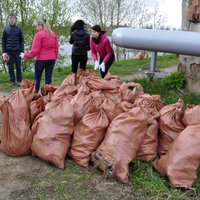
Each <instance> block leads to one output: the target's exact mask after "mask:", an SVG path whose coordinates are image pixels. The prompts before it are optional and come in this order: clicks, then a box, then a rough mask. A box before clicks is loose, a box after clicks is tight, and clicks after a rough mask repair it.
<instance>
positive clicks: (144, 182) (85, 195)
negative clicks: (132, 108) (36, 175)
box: [0, 54, 200, 200]
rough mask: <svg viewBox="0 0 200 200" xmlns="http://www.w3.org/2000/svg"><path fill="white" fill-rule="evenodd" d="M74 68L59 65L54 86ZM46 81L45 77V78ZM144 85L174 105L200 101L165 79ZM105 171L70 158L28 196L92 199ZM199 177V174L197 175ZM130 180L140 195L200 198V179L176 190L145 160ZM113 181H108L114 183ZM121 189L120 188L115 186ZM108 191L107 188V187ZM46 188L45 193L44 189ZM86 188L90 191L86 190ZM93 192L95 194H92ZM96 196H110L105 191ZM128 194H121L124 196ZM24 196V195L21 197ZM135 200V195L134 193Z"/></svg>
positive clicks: (167, 60) (117, 70)
mask: <svg viewBox="0 0 200 200" xmlns="http://www.w3.org/2000/svg"><path fill="white" fill-rule="evenodd" d="M177 62H178V61H177V57H176V55H174V54H167V55H164V56H158V59H157V66H158V69H160V68H165V67H169V66H172V65H176V64H177ZM149 63H150V58H147V59H144V60H133V59H132V60H125V61H119V62H115V63H114V64H113V66H112V67H111V69H110V72H111V74H113V75H119V76H120V77H123V76H126V75H130V74H131V73H134V72H137V71H138V69H141V68H142V69H144V68H148V66H149ZM88 68H93V66H92V65H88ZM70 70H71V68H70V67H65V68H56V69H55V70H54V72H53V81H54V84H55V85H59V84H60V83H61V82H62V81H63V79H64V78H65V77H66V76H67V75H68V74H69V73H70ZM23 75H24V78H26V79H29V80H33V79H34V75H33V73H32V72H25V73H24V74H23ZM7 80H8V75H7V74H6V73H0V83H1V89H3V90H7V89H8V86H7ZM43 80H44V78H43ZM136 81H137V82H138V83H140V84H141V85H142V86H143V87H144V91H145V93H149V94H160V95H161V99H162V100H163V102H164V104H172V103H175V102H177V100H178V98H182V99H183V100H184V102H185V104H186V105H187V104H195V105H199V104H200V96H199V95H196V94H190V93H186V95H180V94H178V93H177V92H176V90H174V89H169V90H166V88H165V87H164V86H163V84H162V79H159V78H153V79H152V80H150V79H148V78H145V79H140V80H136ZM100 174H102V173H101V172H100V171H99V170H93V169H92V170H88V169H85V168H82V167H80V166H78V165H77V164H76V163H75V162H74V161H73V160H68V161H67V165H66V168H65V169H64V170H63V171H61V170H57V168H53V167H52V171H51V172H50V173H49V176H48V177H46V179H44V180H42V182H38V181H37V182H35V183H33V185H32V187H31V188H29V191H28V192H29V199H40V200H46V199H49V198H51V195H52V194H53V196H54V198H55V199H80V200H85V199H93V198H92V197H93V196H92V195H94V194H95V192H97V189H96V188H95V184H97V182H98V183H100V182H101V181H102V179H101V178H100ZM198 177H199V176H198ZM130 181H131V184H132V186H131V187H132V190H133V191H134V192H138V193H139V194H141V196H144V199H145V197H146V198H147V199H176V200H185V199H188V200H189V199H198V197H199V196H198V195H199V193H200V179H199V178H197V180H196V182H195V184H194V190H187V191H182V190H179V189H175V188H174V187H173V186H171V185H170V183H169V181H168V180H166V179H165V178H163V177H161V176H160V175H159V174H158V173H157V172H155V171H154V170H153V167H152V165H151V163H148V162H142V161H133V162H132V164H131V165H130ZM111 183H112V182H108V186H109V184H110V185H111ZM112 184H113V185H112V187H111V188H108V189H109V190H113V195H115V193H116V194H117V193H118V192H119V191H123V190H126V186H124V185H123V184H120V183H117V185H116V183H115V182H114V183H112ZM116 188H118V190H117V189H116ZM104 190H105V188H104ZM44 191H45V192H44ZM87 191H90V193H89V192H87ZM91 192H92V193H93V194H91ZM98 195H99V196H96V198H95V199H108V198H107V197H106V196H105V195H106V193H105V194H104V193H103V192H102V194H101V195H100V194H99V193H98ZM113 198H114V197H113ZM124 198H125V197H124V196H123V197H121V199H124ZM22 199H23V198H22ZM133 199H134V196H133Z"/></svg>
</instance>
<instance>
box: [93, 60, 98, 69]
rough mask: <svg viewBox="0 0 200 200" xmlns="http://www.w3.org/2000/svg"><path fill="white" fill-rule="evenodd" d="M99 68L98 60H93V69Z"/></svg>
mask: <svg viewBox="0 0 200 200" xmlns="http://www.w3.org/2000/svg"><path fill="white" fill-rule="evenodd" d="M98 68H99V62H98V60H95V62H94V70H97V69H98Z"/></svg>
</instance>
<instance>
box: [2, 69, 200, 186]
mask: <svg viewBox="0 0 200 200" xmlns="http://www.w3.org/2000/svg"><path fill="white" fill-rule="evenodd" d="M23 82H24V88H23V89H19V90H17V91H16V92H14V93H13V94H12V96H11V97H10V98H9V99H6V98H5V97H0V110H1V112H2V114H3V121H2V128H1V134H0V140H1V143H0V149H1V151H3V152H4V153H6V154H7V155H9V156H23V155H28V154H32V155H33V156H37V157H39V158H41V159H43V160H45V161H47V162H50V163H52V164H53V165H55V166H57V167H58V168H61V169H63V168H64V162H65V158H66V156H69V157H71V158H73V159H74V160H75V162H76V163H77V164H79V165H81V166H83V167H88V165H89V163H90V162H91V161H92V162H93V164H94V166H95V167H97V168H99V169H101V170H102V171H103V173H104V175H105V176H106V177H108V178H114V179H116V180H118V181H121V182H123V183H128V172H129V169H128V167H129V164H130V163H131V162H132V161H133V160H135V159H139V160H144V161H151V162H152V165H153V167H154V168H155V169H156V170H157V171H158V172H159V173H160V174H161V175H163V176H166V177H168V179H169V181H170V182H171V183H172V184H173V185H174V186H175V187H184V188H190V187H192V184H193V183H194V181H195V179H196V178H197V170H198V167H199V164H200V133H199V131H200V117H199V112H200V106H188V107H187V108H186V109H185V110H184V103H183V101H182V100H181V99H179V100H178V102H177V103H175V104H172V105H167V106H163V102H162V100H161V98H160V95H149V94H145V93H144V90H143V87H142V86H141V85H140V84H138V83H135V82H129V83H125V82H123V81H122V80H121V79H120V78H119V77H118V76H112V75H111V74H110V73H108V74H107V75H106V77H105V78H104V79H101V78H99V77H98V76H97V75H96V74H95V72H94V71H93V70H87V71H82V70H80V71H79V72H78V73H77V74H76V75H75V74H70V75H68V76H67V77H66V78H65V80H64V81H63V82H62V84H61V85H60V86H50V85H48V86H43V87H42V88H41V94H38V93H36V92H35V89H34V88H35V83H30V82H29V81H28V80H24V81H23Z"/></svg>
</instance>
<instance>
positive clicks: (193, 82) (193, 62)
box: [178, 0, 200, 94]
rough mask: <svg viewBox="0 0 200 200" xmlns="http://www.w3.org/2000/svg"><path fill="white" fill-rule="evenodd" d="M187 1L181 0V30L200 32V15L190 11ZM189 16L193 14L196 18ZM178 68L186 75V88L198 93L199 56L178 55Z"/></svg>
mask: <svg viewBox="0 0 200 200" xmlns="http://www.w3.org/2000/svg"><path fill="white" fill-rule="evenodd" d="M190 2H191V3H192V5H191V6H193V4H195V1H194V0H192V1H190ZM188 3H189V1H188V0H183V1H182V30H183V31H192V32H200V16H198V15H195V13H191V11H190V10H189V7H188ZM198 4H199V5H198V8H200V2H199V1H198ZM195 6H197V5H195ZM193 10H195V9H193ZM192 14H194V15H192ZM190 16H193V17H194V16H195V17H196V18H193V17H190ZM178 70H179V71H182V72H184V74H185V76H186V89H188V90H189V91H191V92H194V93H197V94H200V87H199V86H200V57H195V56H185V55H180V56H179V65H178Z"/></svg>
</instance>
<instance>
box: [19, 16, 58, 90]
mask: <svg viewBox="0 0 200 200" xmlns="http://www.w3.org/2000/svg"><path fill="white" fill-rule="evenodd" d="M34 25H35V28H36V30H37V31H38V32H37V33H36V35H35V36H34V40H33V44H32V48H31V50H30V51H29V52H27V53H21V57H22V58H25V59H31V58H33V57H36V61H35V77H34V79H35V81H36V86H35V89H36V91H37V92H38V91H39V89H40V81H41V77H42V72H43V70H44V69H45V84H51V82H52V73H53V68H54V66H55V62H56V59H57V57H58V37H57V35H56V34H55V33H54V32H53V31H52V30H51V27H50V25H49V23H48V22H47V21H46V20H45V19H38V20H36V21H35V22H34Z"/></svg>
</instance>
